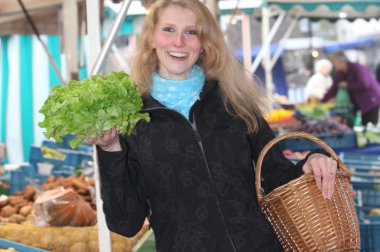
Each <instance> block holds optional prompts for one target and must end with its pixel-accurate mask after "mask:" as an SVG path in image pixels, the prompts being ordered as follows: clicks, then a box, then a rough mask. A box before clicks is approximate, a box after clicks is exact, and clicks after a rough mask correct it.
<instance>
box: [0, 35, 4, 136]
mask: <svg viewBox="0 0 380 252" xmlns="http://www.w3.org/2000/svg"><path fill="white" fill-rule="evenodd" d="M2 42H3V41H1V38H0V76H3V59H4V58H3V50H2ZM0 97H3V80H2V78H1V77H0ZM2 111H3V103H2V102H1V101H0V142H1V139H3V135H2V134H3V123H4V122H3V121H2V118H3V117H2V115H1V112H2ZM4 126H5V125H4Z"/></svg>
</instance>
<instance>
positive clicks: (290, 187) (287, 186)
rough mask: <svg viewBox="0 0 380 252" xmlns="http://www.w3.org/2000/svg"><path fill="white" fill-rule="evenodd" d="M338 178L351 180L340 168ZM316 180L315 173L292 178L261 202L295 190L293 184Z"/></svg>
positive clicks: (263, 202) (337, 173)
mask: <svg viewBox="0 0 380 252" xmlns="http://www.w3.org/2000/svg"><path fill="white" fill-rule="evenodd" d="M336 179H346V180H348V181H349V180H350V175H349V174H347V173H345V172H343V171H341V170H338V171H337V172H336ZM314 180H315V179H314V175H313V174H311V173H306V174H302V175H301V176H300V177H298V178H295V179H292V180H291V181H289V182H288V183H286V184H284V185H281V186H279V187H277V188H275V189H273V190H272V191H271V192H269V193H268V194H266V195H264V197H263V200H262V202H261V204H265V203H268V202H269V201H271V200H274V199H275V198H274V197H276V199H277V198H278V197H279V195H282V194H285V193H287V192H289V191H292V190H293V186H296V185H298V184H301V183H306V182H309V181H314ZM318 190H319V189H318ZM293 191H294V190H293ZM321 193H322V192H321Z"/></svg>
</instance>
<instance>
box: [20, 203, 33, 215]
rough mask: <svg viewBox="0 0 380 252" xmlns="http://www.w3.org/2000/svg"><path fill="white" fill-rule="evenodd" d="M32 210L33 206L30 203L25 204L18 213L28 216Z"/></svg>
mask: <svg viewBox="0 0 380 252" xmlns="http://www.w3.org/2000/svg"><path fill="white" fill-rule="evenodd" d="M32 210H33V206H32V205H27V206H23V207H22V208H21V209H20V211H19V213H20V215H22V216H24V217H26V216H28V215H29V214H30V213H31V212H32Z"/></svg>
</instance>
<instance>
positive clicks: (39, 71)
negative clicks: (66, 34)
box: [0, 35, 86, 163]
mask: <svg viewBox="0 0 380 252" xmlns="http://www.w3.org/2000/svg"><path fill="white" fill-rule="evenodd" d="M41 38H42V40H43V41H44V42H45V44H46V45H47V47H48V48H49V51H50V53H51V54H52V56H53V58H54V60H55V62H56V63H57V65H58V67H60V68H61V70H62V72H63V70H64V69H62V68H63V67H64V64H63V62H62V60H63V59H64V58H63V57H62V55H61V52H60V46H61V45H60V38H59V36H57V35H49V36H47V35H43V36H41ZM0 48H1V50H0V142H2V143H6V147H7V154H8V161H9V162H10V163H21V162H28V161H29V153H30V146H31V144H37V145H40V144H41V142H42V141H43V140H45V137H44V135H43V129H41V128H39V127H38V125H37V124H38V122H40V121H42V120H43V116H42V114H40V113H39V112H38V111H39V109H40V108H41V107H42V105H43V103H44V101H45V100H46V98H47V96H48V94H49V92H50V90H51V88H52V87H53V86H55V85H60V84H61V83H60V80H59V78H58V76H57V75H56V73H55V72H54V70H53V68H52V66H51V64H50V63H49V60H48V57H47V55H46V53H45V52H44V50H43V48H42V45H41V43H40V42H39V41H38V39H37V37H36V36H34V35H12V36H1V37H0ZM61 59H62V60H61ZM85 74H86V71H85V69H81V71H80V75H81V78H84V77H86V76H85Z"/></svg>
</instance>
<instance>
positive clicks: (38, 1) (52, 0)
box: [0, 0, 85, 35]
mask: <svg viewBox="0 0 380 252" xmlns="http://www.w3.org/2000/svg"><path fill="white" fill-rule="evenodd" d="M74 1H75V2H76V3H77V4H78V8H79V9H80V10H81V8H82V7H83V5H84V2H85V0H74ZM64 2H65V0H22V3H23V4H24V6H25V8H26V9H27V11H28V13H29V15H30V16H31V18H32V20H33V22H34V24H35V25H36V27H37V29H38V31H39V32H40V33H41V34H57V33H59V31H60V30H61V27H60V22H61V20H62V18H63V17H62V14H61V11H62V8H63V4H64ZM32 33H33V31H32V29H31V27H30V25H29V24H28V22H27V20H26V18H25V15H24V13H23V11H22V8H21V6H20V4H19V3H18V1H17V0H1V1H0V35H6V34H32Z"/></svg>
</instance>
